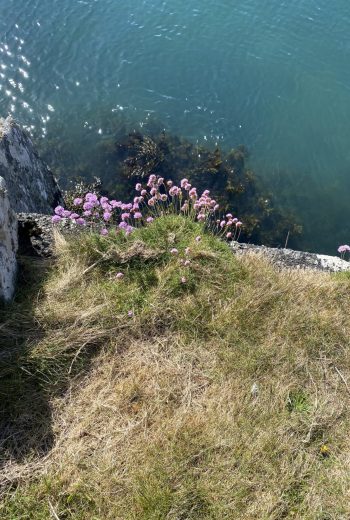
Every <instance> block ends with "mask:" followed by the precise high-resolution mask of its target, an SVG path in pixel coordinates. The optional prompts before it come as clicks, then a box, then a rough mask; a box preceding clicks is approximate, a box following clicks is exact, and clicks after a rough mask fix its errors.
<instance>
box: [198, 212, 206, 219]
mask: <svg viewBox="0 0 350 520" xmlns="http://www.w3.org/2000/svg"><path fill="white" fill-rule="evenodd" d="M197 220H199V221H203V220H205V215H204V213H200V214H199V215H198V216H197Z"/></svg>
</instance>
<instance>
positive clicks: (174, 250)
mask: <svg viewBox="0 0 350 520" xmlns="http://www.w3.org/2000/svg"><path fill="white" fill-rule="evenodd" d="M170 253H171V254H172V255H177V254H178V253H179V251H178V250H177V249H176V247H173V248H172V249H170Z"/></svg>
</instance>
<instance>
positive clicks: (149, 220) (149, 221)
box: [146, 217, 154, 224]
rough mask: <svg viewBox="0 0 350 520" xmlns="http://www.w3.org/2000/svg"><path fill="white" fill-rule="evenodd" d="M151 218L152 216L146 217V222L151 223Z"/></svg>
mask: <svg viewBox="0 0 350 520" xmlns="http://www.w3.org/2000/svg"><path fill="white" fill-rule="evenodd" d="M153 220H154V218H153V217H147V220H146V222H147V223H148V224H151V222H153Z"/></svg>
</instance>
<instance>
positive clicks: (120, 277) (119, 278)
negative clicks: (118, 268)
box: [115, 273, 124, 280]
mask: <svg viewBox="0 0 350 520" xmlns="http://www.w3.org/2000/svg"><path fill="white" fill-rule="evenodd" d="M115 277H116V278H117V279H118V280H121V279H122V278H124V274H123V273H117V274H116V275H115Z"/></svg>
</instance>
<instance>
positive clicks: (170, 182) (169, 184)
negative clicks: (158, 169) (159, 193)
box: [166, 181, 174, 188]
mask: <svg viewBox="0 0 350 520" xmlns="http://www.w3.org/2000/svg"><path fill="white" fill-rule="evenodd" d="M166 184H167V186H168V188H171V187H172V185H173V184H174V183H173V181H168V182H167V183H166Z"/></svg>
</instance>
